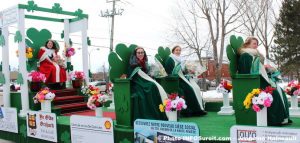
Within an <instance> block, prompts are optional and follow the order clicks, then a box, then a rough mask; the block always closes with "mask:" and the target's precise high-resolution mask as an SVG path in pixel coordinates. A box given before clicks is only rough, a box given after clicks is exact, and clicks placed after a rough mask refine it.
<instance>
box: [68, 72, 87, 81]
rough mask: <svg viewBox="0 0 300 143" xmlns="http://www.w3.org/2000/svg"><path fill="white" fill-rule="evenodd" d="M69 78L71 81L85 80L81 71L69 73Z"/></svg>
mask: <svg viewBox="0 0 300 143" xmlns="http://www.w3.org/2000/svg"><path fill="white" fill-rule="evenodd" d="M69 76H70V79H71V80H78V79H80V80H82V79H84V78H85V75H84V72H82V71H75V72H71V73H70V74H69Z"/></svg>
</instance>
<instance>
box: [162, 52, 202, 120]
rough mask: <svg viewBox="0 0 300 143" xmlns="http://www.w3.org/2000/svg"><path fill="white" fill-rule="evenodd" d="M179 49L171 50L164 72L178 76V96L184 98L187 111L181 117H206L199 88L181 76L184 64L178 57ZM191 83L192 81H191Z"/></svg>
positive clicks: (183, 111) (182, 112)
mask: <svg viewBox="0 0 300 143" xmlns="http://www.w3.org/2000/svg"><path fill="white" fill-rule="evenodd" d="M180 54H181V47H179V46H175V47H174V48H173V49H172V54H171V55H170V57H169V58H168V59H167V60H166V63H165V64H166V65H165V67H166V72H167V73H168V74H175V75H178V76H179V93H178V94H179V95H180V96H184V99H185V101H186V105H187V109H185V110H182V111H181V115H183V116H200V115H206V114H207V112H206V111H204V106H203V99H202V96H201V94H200V88H199V86H198V85H197V84H194V82H190V81H189V80H188V79H187V78H186V77H185V76H184V74H183V72H182V71H183V70H182V69H184V67H185V66H184V63H183V61H182V60H181V57H180ZM191 81H193V79H191Z"/></svg>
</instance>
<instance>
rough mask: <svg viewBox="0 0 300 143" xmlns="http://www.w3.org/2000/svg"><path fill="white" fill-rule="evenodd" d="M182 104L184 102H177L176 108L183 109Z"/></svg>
mask: <svg viewBox="0 0 300 143" xmlns="http://www.w3.org/2000/svg"><path fill="white" fill-rule="evenodd" d="M182 106H183V103H182V102H178V103H177V107H176V109H177V110H181V109H182Z"/></svg>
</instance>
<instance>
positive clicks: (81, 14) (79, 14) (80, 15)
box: [75, 9, 84, 19]
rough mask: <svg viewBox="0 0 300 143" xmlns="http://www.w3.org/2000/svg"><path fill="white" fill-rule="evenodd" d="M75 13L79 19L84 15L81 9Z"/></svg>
mask: <svg viewBox="0 0 300 143" xmlns="http://www.w3.org/2000/svg"><path fill="white" fill-rule="evenodd" d="M75 15H76V16H77V17H78V18H79V19H82V18H83V17H84V15H83V11H82V10H81V9H77V10H76V11H75Z"/></svg>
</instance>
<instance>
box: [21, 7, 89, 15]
mask: <svg viewBox="0 0 300 143" xmlns="http://www.w3.org/2000/svg"><path fill="white" fill-rule="evenodd" d="M18 6H19V8H20V9H27V8H28V5H24V4H19V5H18ZM34 10H35V11H42V12H49V13H56V14H62V15H70V16H76V17H77V15H76V13H75V12H69V11H61V12H59V13H58V12H55V11H53V10H52V9H51V8H43V7H36V8H35V9H34ZM82 17H83V18H88V15H87V14H82Z"/></svg>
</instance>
